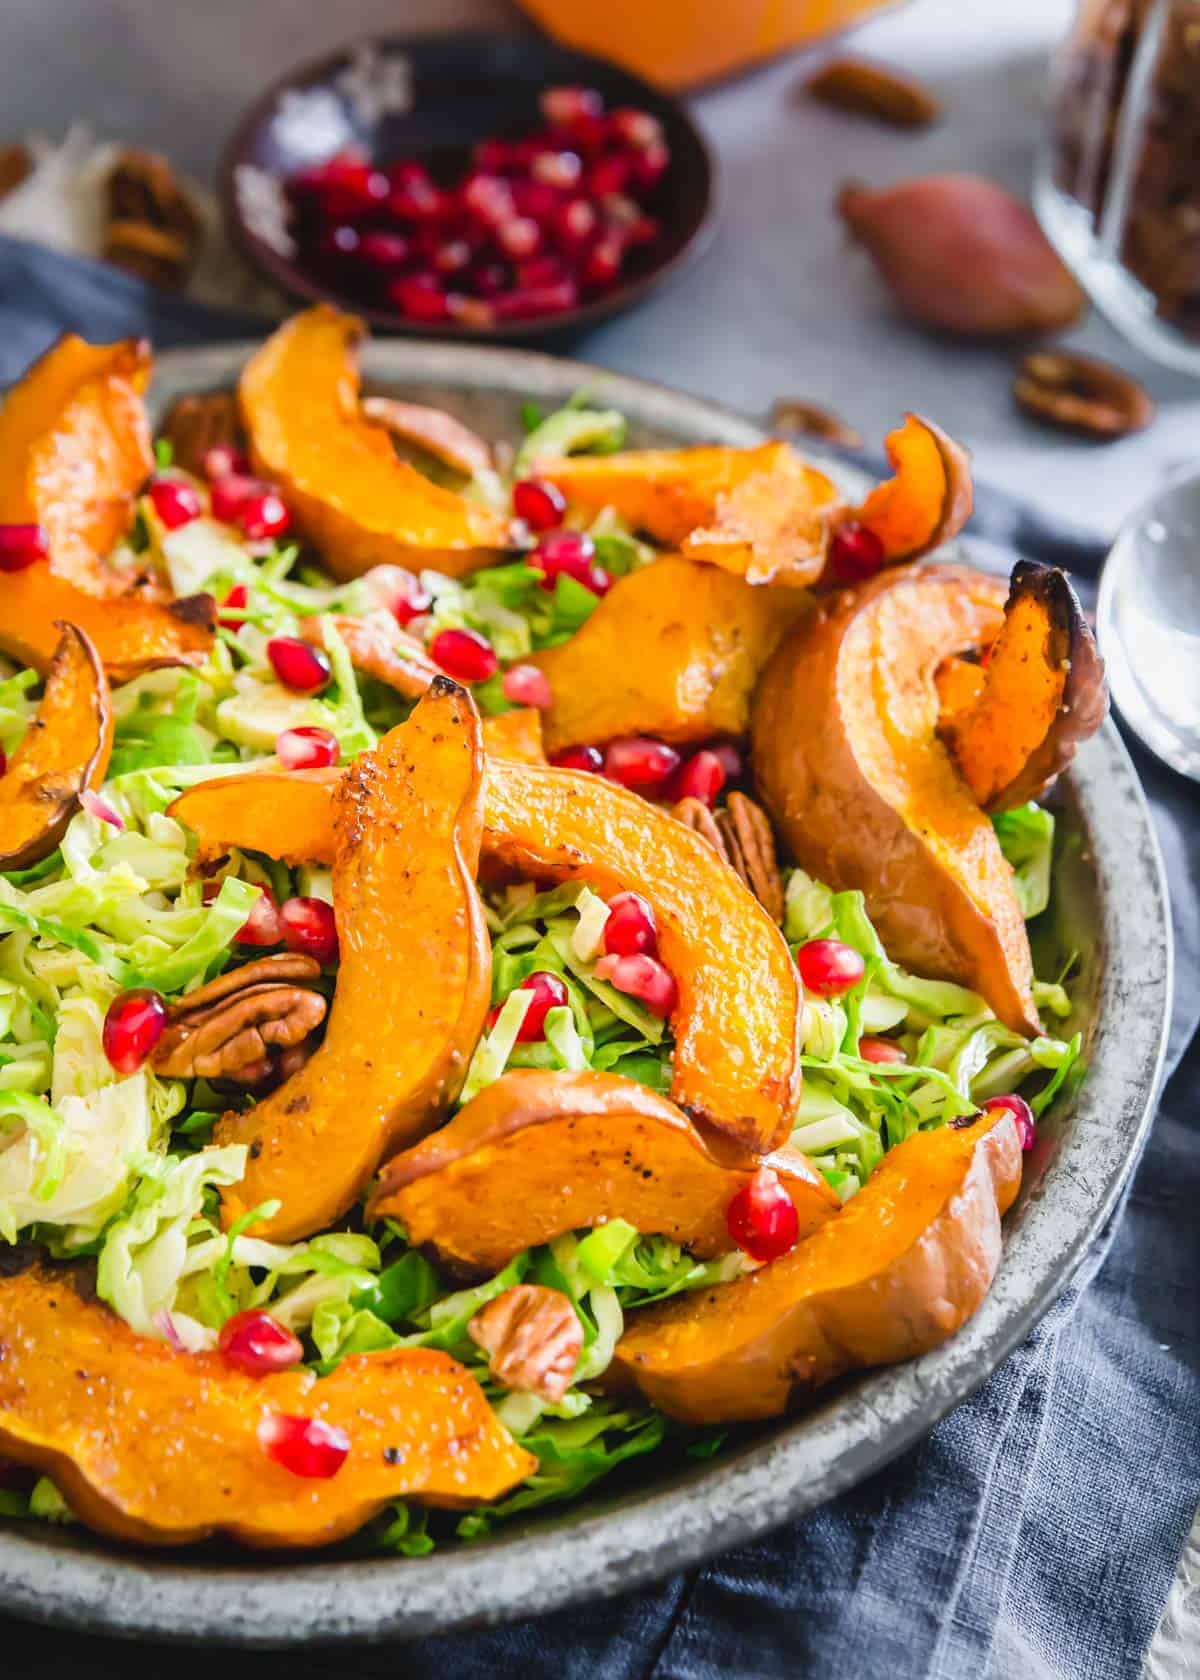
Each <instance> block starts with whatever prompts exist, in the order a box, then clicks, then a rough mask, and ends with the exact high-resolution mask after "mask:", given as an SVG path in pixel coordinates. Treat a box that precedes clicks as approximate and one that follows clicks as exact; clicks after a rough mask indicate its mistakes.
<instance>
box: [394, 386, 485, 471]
mask: <svg viewBox="0 0 1200 1680" xmlns="http://www.w3.org/2000/svg"><path fill="white" fill-rule="evenodd" d="M362 411H363V413H364V414H365V415H366V417H367V419H368V420H374V421H375V422H376V424H377V425H380V426H386V427H387V429H388V431H389V432H391V434H392V436H393V437H395V438H399V440H400V442H401V443H411V444H416V446H417V448H418V449H423V450H424V451H425V453H426V454H427V455H432V456H433V457H434V459H435V460H438V461H440V462H441V463H442V465H443V466H446V467H452V468H453V469H454V471H455V472H460V473H463V474H464V475H465V476H466V477H467V478H473V477H474V476H475V475H476V474H477V473H484V472H487V471H488V470H489V468H490V467H491V465H492V452H491V450H490V449H489V447H488V445H487V444H486V443H485V442H484V441H483V439H482V438H481V437H480V436H479V434H478V432H473V431H472V430H471V428H470V426H464V425H463V423H462V421H461V420H459V419H457V418H456V417H455V416H454V415H453V414H447V413H446V412H445V410H444V409H440V408H427V407H426V406H425V404H424V403H410V402H399V401H398V400H397V399H396V398H394V397H365V398H364V399H363V404H362Z"/></svg>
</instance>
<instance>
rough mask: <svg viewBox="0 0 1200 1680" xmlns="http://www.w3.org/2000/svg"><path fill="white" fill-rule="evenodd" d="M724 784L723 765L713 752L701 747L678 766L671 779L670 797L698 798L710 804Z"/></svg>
mask: <svg viewBox="0 0 1200 1680" xmlns="http://www.w3.org/2000/svg"><path fill="white" fill-rule="evenodd" d="M724 786H725V766H724V765H723V764H722V762H721V760H720V758H719V757H718V756H717V754H716V753H715V752H709V751H708V749H707V748H701V750H700V751H699V752H696V753H693V754H692V756H691V758H689V759H685V761H684V762H683V763H682V764H681V765H680V766H679V769H678V770H677V771H676V772H675V775H674V776H673V777H672V779H671V789H670V796H669V797H670V799H671V800H672V802H674V801H675V800H677V799H699V800H701V801H702V802H703V803H704V804H705V805H709V806H711V805H712V804H713V803H714V802H715V800H716V797H717V795H718V794H719V793H720V791H721V789H722V788H723V787H724Z"/></svg>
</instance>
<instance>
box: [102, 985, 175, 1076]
mask: <svg viewBox="0 0 1200 1680" xmlns="http://www.w3.org/2000/svg"><path fill="white" fill-rule="evenodd" d="M166 1024H167V1006H166V1004H165V1003H164V1002H163V1000H162V998H161V997H160V996H159V994H158V993H157V992H153V991H151V990H150V988H149V986H138V987H137V988H136V989H135V990H134V991H132V992H121V993H120V994H119V996H117V997H115V998H114V999H113V1000H112V1002H111V1003H110V1004H109V1006H108V1012H107V1014H106V1015H105V1017H104V1030H103V1033H102V1035H101V1037H102V1041H103V1044H104V1054H105V1055H106V1056H107V1057H108V1059H109V1062H110V1063H111V1064H112V1066H113V1067H114V1068H115V1069H116V1071H117V1072H118V1073H136V1072H137V1070H138V1069H139V1068H140V1067H141V1065H142V1063H143V1062H144V1061H145V1060H146V1057H147V1056H148V1055H149V1054H150V1052H151V1051H152V1050H153V1049H154V1046H155V1045H156V1044H157V1043H158V1041H159V1039H160V1038H161V1037H162V1035H163V1028H164V1027H165V1026H166Z"/></svg>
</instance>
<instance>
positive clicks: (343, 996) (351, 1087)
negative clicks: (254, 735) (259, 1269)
mask: <svg viewBox="0 0 1200 1680" xmlns="http://www.w3.org/2000/svg"><path fill="white" fill-rule="evenodd" d="M482 770H483V749H482V746H481V743H480V731H479V719H478V717H477V715H476V712H475V708H474V706H473V705H472V703H471V701H470V699H469V697H468V696H467V695H466V694H464V692H463V690H462V689H460V688H459V687H458V686H457V685H456V684H455V683H452V682H451V681H450V680H449V678H447V677H437V678H435V679H434V682H433V684H432V685H431V687H430V689H429V692H428V694H427V695H426V696H425V697H424V699H422V700H421V701H420V702H419V703H418V705H417V707H416V709H415V710H414V711H413V714H412V716H411V717H410V718H409V719H408V721H407V722H405V723H402V724H400V725H399V726H398V727H397V728H396V729H393V730H392V731H391V732H390V733H389V734H388V735H386V736H385V737H384V738H383V740H382V741H381V742H380V743H379V745H378V747H376V748H375V749H374V750H373V751H371V752H369V753H365V754H363V756H362V757H361V758H358V759H356V760H355V762H354V763H353V764H352V765H351V766H350V768H349V769H348V770H347V771H346V773H345V774H344V776H342V778H341V779H340V781H339V782H338V783H337V786H336V790H335V791H334V793H333V797H332V804H333V808H334V809H333V829H334V836H335V841H334V851H333V900H334V913H335V916H336V918H337V925H338V933H339V937H340V941H341V966H340V968H339V970H338V979H337V989H336V992H335V994H334V999H333V1007H332V1009H331V1011H330V1015H329V1027H328V1031H327V1033H326V1035H325V1041H324V1043H323V1044H322V1045H321V1047H320V1049H319V1050H317V1052H316V1054H315V1055H313V1056H312V1058H311V1059H310V1060H309V1061H308V1062H307V1063H306V1064H305V1066H304V1067H303V1068H302V1069H301V1070H300V1071H299V1073H297V1074H294V1075H293V1076H292V1078H291V1079H289V1080H287V1081H286V1082H285V1083H284V1084H283V1085H281V1086H280V1088H279V1089H278V1090H277V1091H276V1092H274V1094H273V1095H271V1096H270V1097H268V1098H266V1100H265V1101H263V1102H260V1103H258V1104H257V1105H256V1106H255V1107H254V1108H251V1109H249V1110H247V1111H246V1112H245V1113H243V1114H227V1115H226V1116H225V1117H224V1118H223V1120H221V1121H220V1122H219V1123H218V1128H217V1134H218V1136H219V1138H220V1141H221V1142H222V1143H245V1144H248V1145H249V1148H250V1156H249V1160H248V1161H247V1165H246V1173H245V1176H244V1178H243V1179H242V1181H241V1182H240V1183H239V1184H237V1185H234V1186H232V1187H231V1188H230V1189H228V1190H227V1191H226V1192H225V1194H224V1206H223V1213H224V1217H225V1220H226V1222H227V1223H229V1224H232V1223H233V1221H234V1220H236V1219H239V1218H241V1216H242V1215H243V1214H244V1213H246V1212H247V1211H248V1210H249V1209H251V1208H254V1207H257V1206H258V1205H259V1203H261V1202H264V1201H268V1200H273V1199H276V1198H278V1200H279V1201H280V1204H281V1205H280V1207H279V1210H278V1212H276V1213H275V1214H274V1215H272V1216H271V1217H269V1218H265V1219H262V1220H259V1221H258V1222H257V1223H256V1225H255V1230H256V1231H258V1232H260V1233H261V1234H263V1235H266V1236H270V1237H272V1238H274V1239H275V1240H277V1241H291V1240H293V1239H295V1238H298V1237H305V1236H309V1235H311V1233H312V1232H314V1231H319V1230H321V1229H323V1228H324V1227H325V1226H326V1225H328V1224H330V1223H331V1222H332V1221H333V1220H334V1219H336V1218H338V1217H339V1215H341V1214H343V1213H345V1211H346V1209H347V1208H348V1207H350V1206H351V1204H352V1203H353V1202H354V1199H355V1197H356V1196H357V1195H358V1194H359V1192H360V1190H362V1188H363V1187H364V1185H365V1184H366V1183H367V1181H368V1180H369V1179H370V1177H371V1175H372V1174H373V1173H374V1172H375V1170H376V1168H377V1167H378V1165H379V1163H380V1161H381V1160H383V1159H384V1158H385V1157H386V1156H387V1155H388V1154H390V1153H392V1152H393V1151H394V1150H396V1149H397V1148H402V1147H403V1146H404V1145H405V1144H408V1143H412V1142H413V1141H414V1140H415V1139H417V1138H419V1137H421V1136H422V1135H423V1133H424V1132H426V1131H427V1130H428V1129H429V1128H430V1126H432V1125H433V1124H434V1123H435V1121H436V1119H437V1116H438V1112H439V1110H440V1108H441V1107H442V1106H443V1105H444V1104H445V1103H446V1102H449V1101H451V1100H452V1099H453V1097H454V1095H455V1092H456V1091H457V1089H458V1086H459V1083H460V1081H461V1079H462V1077H463V1075H464V1073H465V1070H466V1065H467V1059H468V1057H469V1056H470V1054H471V1052H472V1050H473V1049H474V1048H475V1044H476V1041H477V1040H478V1038H479V1035H480V1033H481V1032H482V1030H483V1024H484V1018H485V1016H486V1014H487V1008H488V1002H489V997H490V989H491V943H490V941H489V939H488V934H487V928H486V926H485V923H484V919H483V908H482V905H481V904H480V901H479V895H478V893H477V892H476V890H475V872H476V869H477V867H478V862H479V842H480V837H481V831H482V803H483V790H482Z"/></svg>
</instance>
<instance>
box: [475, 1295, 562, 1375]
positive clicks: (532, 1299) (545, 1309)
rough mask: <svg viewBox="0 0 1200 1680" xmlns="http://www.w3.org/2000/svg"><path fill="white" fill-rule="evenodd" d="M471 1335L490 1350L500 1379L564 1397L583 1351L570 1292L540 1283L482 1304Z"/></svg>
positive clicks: (492, 1366) (491, 1366) (491, 1362)
mask: <svg viewBox="0 0 1200 1680" xmlns="http://www.w3.org/2000/svg"><path fill="white" fill-rule="evenodd" d="M467 1334H468V1335H469V1336H470V1337H471V1339H472V1341H474V1342H475V1343H477V1344H478V1346H479V1347H481V1348H482V1349H483V1351H484V1352H485V1353H486V1354H488V1355H489V1361H488V1368H489V1370H490V1371H491V1373H492V1375H493V1376H494V1377H495V1378H496V1380H497V1382H502V1383H504V1384H506V1385H507V1386H508V1387H509V1388H524V1389H528V1390H529V1392H530V1393H531V1394H537V1395H540V1396H541V1398H542V1399H543V1400H549V1401H557V1400H561V1399H562V1397H563V1395H564V1394H565V1393H566V1391H567V1389H568V1388H569V1387H570V1383H571V1378H572V1377H573V1376H574V1375H575V1367H576V1366H577V1365H578V1363H579V1355H580V1353H581V1352H582V1350H583V1326H582V1325H581V1324H580V1322H579V1316H578V1314H577V1313H576V1311H575V1308H574V1307H573V1306H572V1305H571V1303H570V1301H568V1300H567V1297H566V1296H565V1295H564V1294H563V1293H562V1292H561V1290H558V1289H548V1288H546V1286H545V1285H544V1284H540V1283H517V1284H514V1285H513V1286H512V1287H511V1288H510V1289H505V1290H504V1291H502V1293H501V1294H499V1295H497V1296H496V1297H495V1298H494V1299H493V1300H491V1301H489V1302H488V1303H487V1305H486V1306H483V1307H480V1309H479V1311H478V1312H477V1313H476V1314H475V1316H474V1318H473V1319H472V1320H471V1322H470V1323H469V1324H468V1325H467Z"/></svg>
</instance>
